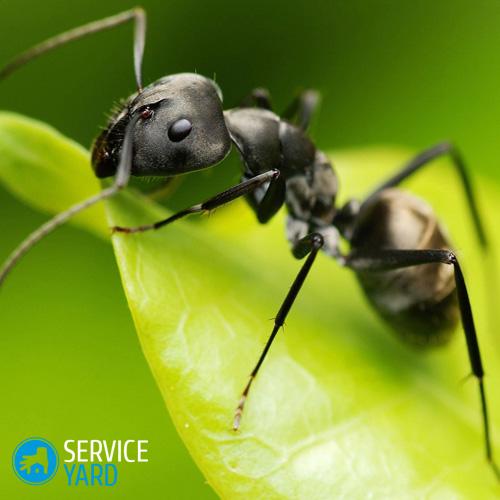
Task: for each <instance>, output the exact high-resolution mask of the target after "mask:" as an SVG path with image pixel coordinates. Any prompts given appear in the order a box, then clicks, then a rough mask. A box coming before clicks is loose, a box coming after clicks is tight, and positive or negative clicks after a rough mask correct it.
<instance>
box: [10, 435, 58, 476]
mask: <svg viewBox="0 0 500 500" xmlns="http://www.w3.org/2000/svg"><path fill="white" fill-rule="evenodd" d="M58 465H59V457H58V455H57V451H56V449H55V447H54V446H53V445H52V444H51V443H49V442H48V441H47V440H46V439H42V438H28V439H25V440H24V441H22V442H21V443H19V444H18V445H17V447H16V449H15V451H14V454H13V455H12V466H13V467H14V472H15V473H16V475H17V477H18V478H19V479H21V481H24V482H25V483H27V484H32V485H38V484H44V483H46V482H48V481H50V480H51V479H52V478H53V477H54V476H55V474H56V472H57V467H58Z"/></svg>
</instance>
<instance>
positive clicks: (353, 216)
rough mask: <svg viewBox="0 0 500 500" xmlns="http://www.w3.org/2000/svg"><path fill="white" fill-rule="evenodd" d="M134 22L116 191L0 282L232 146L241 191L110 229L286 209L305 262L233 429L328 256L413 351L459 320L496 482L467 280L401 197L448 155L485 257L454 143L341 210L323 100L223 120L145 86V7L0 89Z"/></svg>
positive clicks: (204, 82) (209, 109) (199, 103)
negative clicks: (130, 190)
mask: <svg viewBox="0 0 500 500" xmlns="http://www.w3.org/2000/svg"><path fill="white" fill-rule="evenodd" d="M128 21H133V22H134V24H135V36H134V69H135V80H136V84H137V92H136V93H135V94H133V95H132V96H131V97H129V99H128V100H127V101H126V102H125V103H124V104H123V106H122V108H121V109H120V111H119V112H118V113H116V114H115V115H114V116H113V117H112V118H111V120H110V121H109V123H108V126H107V128H106V129H105V130H104V131H103V132H102V133H101V134H100V135H99V137H98V138H97V140H96V141H95V143H94V146H93V152H92V165H93V168H94V171H95V174H96V176H97V177H99V178H103V177H111V176H114V182H113V184H112V185H111V186H110V187H108V188H106V189H104V190H103V191H101V192H100V193H99V194H96V195H95V196H93V197H92V198H89V199H87V200H85V201H83V202H81V203H78V204H77V205H74V206H73V207H71V208H69V209H68V210H67V211H65V212H62V213H60V214H59V215H57V216H55V217H54V218H53V219H51V220H49V221H48V222H46V223H45V224H44V225H42V226H41V227H40V228H39V229H37V230H36V231H35V232H33V233H32V234H31V235H30V236H28V238H26V240H25V241H24V242H23V243H22V244H21V245H20V246H19V247H18V248H17V249H16V250H15V251H14V252H13V253H12V254H11V255H10V257H9V258H8V259H7V261H6V262H5V264H4V265H3V267H2V269H1V270H0V283H2V282H3V281H4V280H5V278H6V276H7V274H8V273H9V272H10V271H11V269H12V267H13V266H14V265H15V264H16V262H17V261H18V260H19V259H20V258H21V257H22V255H24V254H25V253H26V252H27V251H28V250H29V249H30V248H31V247H32V246H33V245H35V244H36V243H37V242H38V241H39V240H40V239H42V238H43V237H44V236H46V235H47V234H49V233H50V232H51V231H53V230H54V229H56V228H57V227H58V226H60V225H61V224H63V223H64V222H65V221H67V220H68V219H69V218H70V217H72V216H73V215H75V214H76V213H78V212H80V211H82V210H84V209H85V208H87V207H89V206H91V205H93V204H94V203H97V202H99V201H101V200H104V199H106V198H110V197H111V196H114V195H115V194H116V193H118V192H119V191H120V190H121V189H123V188H125V187H126V186H127V183H128V181H129V178H130V176H131V175H135V176H164V177H172V176H177V175H180V174H184V173H187V172H193V171H195V170H200V169H204V168H207V167H210V166H214V165H216V164H218V163H219V162H221V161H222V160H223V159H224V158H225V157H226V156H227V154H228V153H229V151H230V149H231V145H234V146H235V147H236V149H237V150H238V151H239V153H240V155H241V159H242V164H243V177H242V181H241V183H240V184H238V185H236V186H234V187H232V188H230V189H228V190H226V191H223V192H222V193H219V194H217V195H216V196H214V197H212V198H210V199H208V200H207V201H205V202H203V203H199V204H196V205H193V206H192V207H189V208H187V209H185V210H182V211H180V212H178V213H176V214H174V215H172V216H171V217H169V218H168V219H165V220H162V221H158V222H155V223H153V224H147V225H144V226H139V227H132V228H125V227H115V228H113V231H114V232H121V233H138V232H143V231H148V230H151V229H159V228H160V227H163V226H166V225H167V224H170V223H171V222H173V221H175V220H177V219H180V218H181V217H184V216H186V215H189V214H193V213H199V212H207V211H210V210H212V209H215V208H216V207H219V206H221V205H223V204H225V203H228V202H230V201H232V200H234V199H236V198H238V197H240V196H245V197H246V199H247V201H248V202H249V204H250V206H251V207H252V209H253V210H254V211H255V214H256V216H257V219H258V220H259V222H260V223H263V224H264V223H266V222H267V221H269V220H270V219H271V218H272V217H273V216H274V215H275V214H276V213H277V212H278V210H279V209H280V208H281V207H282V205H286V207H287V210H288V219H287V237H288V240H289V241H290V244H291V247H292V253H293V256H294V257H295V258H297V259H303V258H306V260H305V262H304V264H303V265H302V267H301V269H300V271H299V272H298V274H297V276H296V278H295V280H294V281H293V283H292V286H291V287H290V290H289V292H288V294H287V296H286V297H285V299H284V301H283V303H282V305H281V307H280V309H279V311H278V314H277V315H276V318H275V321H274V328H273V330H272V333H271V336H270V337H269V340H268V341H267V344H266V345H265V347H264V350H263V352H262V354H261V356H260V358H259V360H258V362H257V364H256V366H255V367H254V369H253V370H252V372H251V374H250V379H249V381H248V383H247V385H246V387H245V388H244V390H243V393H242V397H241V400H240V402H239V404H238V406H237V409H236V412H235V416H234V422H233V428H234V430H237V429H238V428H239V426H240V420H241V417H242V414H243V408H244V405H245V401H246V399H247V397H248V394H249V391H250V387H251V384H252V381H253V380H254V379H255V377H256V376H257V373H258V371H259V369H260V367H261V366H262V363H263V361H264V359H265V357H266V355H267V354H268V352H269V349H270V347H271V344H272V342H273V340H274V338H275V336H276V334H277V333H278V331H279V329H280V327H281V326H282V325H283V323H284V321H285V318H286V317H287V315H288V313H289V311H290V308H291V307H292V305H293V303H294V301H295V299H296V297H297V295H298V293H299V291H300V289H301V287H302V285H303V283H304V280H305V279H306V277H307V275H308V273H309V271H310V269H311V267H312V266H313V264H314V261H315V259H316V256H317V254H318V252H319V251H320V250H322V251H323V252H325V253H326V254H327V255H329V256H331V257H333V258H334V259H335V260H336V261H337V262H338V263H339V264H340V265H342V266H345V267H348V268H350V269H352V270H353V271H354V272H355V273H356V276H357V277H358V279H359V282H360V284H361V286H362V288H363V290H364V292H365V294H366V296H367V298H368V300H369V301H370V302H371V304H372V305H373V306H374V307H375V309H376V310H377V311H378V313H379V314H380V315H381V316H382V318H383V319H384V320H385V321H386V322H387V323H389V325H390V326H392V327H393V328H394V329H395V330H396V332H398V333H399V334H400V335H401V338H402V339H404V340H405V341H407V342H409V343H411V344H414V345H418V346H433V345H438V344H443V343H445V342H446V341H447V340H448V339H449V337H450V334H451V333H452V332H453V330H454V327H455V326H456V324H457V322H458V319H459V316H460V317H461V321H462V326H463V330H464V333H465V339H466V343H467V349H468V353H469V359H470V364H471V369H472V374H473V375H474V376H475V377H476V379H477V382H478V387H479V395H480V403H481V411H482V417H483V428H484V440H485V450H486V458H487V460H488V462H489V464H490V465H491V467H492V468H493V470H494V472H495V474H496V475H497V477H498V478H499V479H500V470H499V468H498V466H497V465H496V463H495V462H494V460H493V452H492V447H491V438H490V426H489V420H488V411H487V404H486V395H485V389H484V382H483V377H484V371H483V365H482V362H481V355H480V351H479V344H478V340H477V335H476V329H475V326H474V320H473V315H472V309H471V305H470V301H469V297H468V294H467V289H466V285H465V280H464V277H463V274H462V270H461V268H460V265H459V262H458V259H457V257H456V255H455V254H454V253H453V251H451V250H450V249H449V248H450V245H449V243H448V241H447V239H446V237H445V235H444V233H443V230H442V229H441V227H440V225H439V224H438V221H437V219H436V216H435V215H434V213H433V211H432V209H431V208H430V207H429V206H428V205H427V204H425V203H424V202H423V201H422V200H420V199H418V198H415V197H413V196H411V195H409V194H405V193H404V192H402V191H400V190H398V189H397V186H398V185H399V184H400V183H401V182H402V181H404V180H405V179H407V178H408V177H409V176H410V175H412V174H413V173H415V172H417V171H418V170H419V169H420V168H421V167H423V166H425V165H427V164H428V163H429V162H431V161H432V160H433V159H434V158H436V157H438V156H442V155H445V154H447V155H449V156H450V157H451V159H452V161H453V164H454V166H455V168H456V170H457V172H458V173H459V175H460V178H461V181H462V184H463V186H464V189H465V194H466V197H467V202H468V206H469V209H470V212H471V214H472V218H473V222H474V225H475V230H476V233H477V236H478V239H479V241H480V243H481V245H482V247H483V248H486V246H487V241H486V236H485V233H484V230H483V227H482V224H481V220H480V217H479V212H478V209H477V205H476V202H475V199H474V195H473V190H472V187H471V182H470V180H469V178H468V175H467V171H466V168H465V164H464V162H463V160H462V158H461V156H460V154H459V152H458V151H457V149H456V148H455V147H454V146H453V145H452V144H449V143H441V144H438V145H436V146H434V147H432V148H429V149H427V150H426V151H424V152H422V153H421V154H419V155H418V156H416V157H415V158H414V159H412V160H411V161H410V162H409V163H408V164H407V165H405V166H404V167H403V168H402V169H401V170H400V171H399V172H398V173H397V174H396V175H394V176H393V177H391V178H390V179H388V180H387V181H385V182H384V183H383V184H381V185H380V186H379V187H377V188H376V189H375V190H374V191H373V192H372V193H371V194H370V195H369V196H368V197H367V198H366V199H365V200H363V201H361V202H357V201H355V200H351V201H349V202H347V203H346V204H345V205H344V206H342V207H340V208H337V207H336V206H335V197H336V194H337V178H336V175H335V172H334V170H333V168H332V165H331V164H330V162H329V160H328V158H327V157H326V155H325V154H324V153H322V152H321V151H319V150H317V149H316V147H315V145H314V144H313V143H312V142H311V139H310V138H309V137H308V135H307V134H306V131H307V128H308V125H309V122H310V119H311V117H312V115H313V113H314V110H315V107H316V105H317V102H318V95H317V94H316V93H315V92H313V91H306V92H304V93H302V94H301V95H300V96H299V97H298V98H296V99H295V101H294V102H293V103H292V104H291V106H290V107H289V108H288V109H287V111H286V112H285V113H284V114H283V116H282V117H280V116H278V115H276V114H275V113H273V111H272V110H271V104H270V98H269V94H268V92H267V91H265V90H263V89H256V90H254V91H253V92H252V94H251V95H250V96H249V98H248V100H247V102H246V104H245V105H242V106H241V107H238V108H235V109H231V110H229V111H223V109H222V94H221V91H220V89H219V87H218V86H217V84H216V83H215V82H214V81H212V80H210V79H208V78H205V77H203V76H200V75H197V74H191V73H183V74H176V75H171V76H166V77H164V78H161V79H160V80H158V81H156V82H154V83H152V84H151V85H149V86H147V87H144V88H143V86H142V80H141V65H142V57H143V52H144V41H145V34H146V16H145V13H144V11H143V10H142V9H140V8H135V9H133V10H129V11H126V12H123V13H120V14H117V15H115V16H111V17H108V18H105V19H102V20H99V21H96V22H92V23H90V24H87V25H84V26H82V27H79V28H76V29H73V30H70V31H68V32H65V33H63V34H61V35H59V36H56V37H54V38H51V39H49V40H47V41H45V42H43V43H41V44H39V45H37V46H35V47H33V48H32V49H30V50H28V51H27V52H25V53H23V54H21V55H20V56H19V57H18V58H16V59H14V60H13V61H12V62H11V63H10V64H8V65H7V66H6V67H5V68H4V69H2V70H1V71H0V79H2V78H5V77H7V76H8V75H10V74H11V73H12V72H13V71H15V70H16V69H18V68H19V67H20V66H22V65H23V64H25V63H27V62H28V61H31V60H33V59H34V58H36V57H38V56H40V55H41V54H43V53H45V52H48V51H50V50H52V49H55V48H57V47H59V46H61V45H63V44H66V43H68V42H71V41H73V40H76V39H78V38H81V37H84V36H87V35H90V34H92V33H96V32H98V31H101V30H105V29H109V28H113V27H115V26H118V25H120V24H123V23H126V22H128ZM341 238H344V239H345V240H346V241H347V242H348V243H349V245H350V252H349V253H348V254H346V255H344V254H343V253H342V252H341V250H340V247H339V244H340V240H341Z"/></svg>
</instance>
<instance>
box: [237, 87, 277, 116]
mask: <svg viewBox="0 0 500 500" xmlns="http://www.w3.org/2000/svg"><path fill="white" fill-rule="evenodd" d="M252 106H256V107H257V108H261V109H267V110H269V111H272V109H273V106H272V104H271V94H270V93H269V90H267V89H265V88H262V87H257V88H255V89H253V90H252V91H251V92H250V94H249V95H247V96H246V97H245V98H244V99H242V101H241V102H240V108H251V107H252Z"/></svg>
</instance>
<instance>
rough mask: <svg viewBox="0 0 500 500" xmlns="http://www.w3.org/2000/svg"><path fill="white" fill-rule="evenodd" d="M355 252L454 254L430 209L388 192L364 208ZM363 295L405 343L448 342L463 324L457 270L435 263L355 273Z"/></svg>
mask: <svg viewBox="0 0 500 500" xmlns="http://www.w3.org/2000/svg"><path fill="white" fill-rule="evenodd" d="M352 248H353V251H361V252H362V251H364V250H367V249H369V250H370V251H371V252H376V251H377V250H382V249H399V250H410V249H448V250H449V249H451V245H450V244H449V242H448V239H447V238H446V236H445V234H444V232H443V229H442V228H441V226H440V225H439V223H438V221H437V219H436V216H435V214H434V212H433V210H432V209H431V207H430V206H429V205H428V204H426V203H425V202H424V201H422V200H421V199H419V198H416V197H415V196H412V195H410V194H407V193H405V192H404V191H400V190H398V189H385V190H384V191H381V192H380V193H379V195H378V196H377V197H375V198H374V199H373V200H371V202H370V203H369V204H368V205H366V206H365V207H363V210H362V211H361V212H360V214H359V217H358V220H357V223H356V226H355V228H354V233H353V239H352ZM356 274H357V277H358V280H359V282H360V284H361V286H362V288H363V291H364V293H365V295H366V296H367V298H368V300H369V301H370V303H371V304H372V305H373V306H374V308H375V309H376V310H377V312H378V313H379V314H380V315H381V316H382V318H383V319H384V320H385V321H386V322H387V323H389V324H390V326H391V327H392V328H393V330H394V331H395V332H396V333H397V334H398V335H399V336H400V337H401V338H402V339H403V340H404V341H405V342H408V343H410V344H412V345H414V346H417V347H430V346H435V345H441V344H444V343H446V342H447V341H448V340H449V338H450V335H451V334H452V333H453V331H454V329H455V327H456V326H457V323H458V320H459V310H458V303H457V296H456V291H455V281H454V272H453V268H452V267H451V266H449V265H446V264H441V263H432V264H424V265H420V266H411V267H403V268H400V269H393V270H387V271H357V273H356Z"/></svg>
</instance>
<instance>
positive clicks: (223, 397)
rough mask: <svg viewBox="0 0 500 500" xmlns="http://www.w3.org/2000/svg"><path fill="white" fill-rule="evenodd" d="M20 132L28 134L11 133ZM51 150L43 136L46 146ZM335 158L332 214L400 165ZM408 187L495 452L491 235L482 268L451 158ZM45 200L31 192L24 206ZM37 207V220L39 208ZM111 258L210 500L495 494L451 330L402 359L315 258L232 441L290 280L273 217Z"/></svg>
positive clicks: (377, 153) (229, 223)
mask: <svg viewBox="0 0 500 500" xmlns="http://www.w3.org/2000/svg"><path fill="white" fill-rule="evenodd" d="M31 126H32V127H34V128H37V126H36V125H31ZM33 133H34V134H36V133H38V131H35V130H33ZM12 134H13V135H15V131H13V132H12ZM29 134H30V132H29V127H28V128H27V129H26V130H24V131H23V135H29ZM2 137H3V132H2V134H0V141H3V139H2ZM61 140H62V139H61V138H60V136H54V135H53V136H52V137H50V141H51V142H53V143H57V142H61ZM18 141H21V138H19V139H18ZM11 142H12V143H14V142H16V141H13V140H12V141H11ZM68 144H69V143H67V142H66V145H68ZM0 147H1V149H2V151H3V156H5V155H7V156H8V155H9V154H10V153H9V149H8V145H7V146H5V144H2V145H1V146H0ZM24 147H25V148H26V146H24ZM68 147H69V146H68ZM72 147H74V146H72ZM26 149H28V150H29V147H28V148H26ZM331 156H332V158H334V159H335V160H336V169H337V171H338V172H339V177H340V179H341V190H342V193H343V198H344V199H345V197H346V196H347V195H349V196H350V195H355V196H359V197H361V196H362V195H363V193H366V192H367V190H368V189H369V187H370V186H373V185H374V184H375V183H376V182H377V181H380V180H381V179H383V178H384V176H386V175H387V174H388V173H389V172H392V171H393V170H394V169H396V168H397V167H398V166H399V165H400V164H401V163H402V162H404V161H406V160H407V159H408V157H409V156H410V154H409V153H408V151H404V150H400V149H397V148H382V147H381V148H366V149H360V150H356V151H351V152H338V153H332V155H331ZM39 161H40V162H42V163H43V161H44V160H43V157H40V159H39ZM61 163H64V164H65V163H66V160H65V158H64V155H63V156H62V157H61ZM31 164H32V165H33V162H31ZM26 168H29V167H28V166H26ZM34 168H37V167H36V165H35V167H34ZM88 172H89V174H88V175H90V170H88ZM36 175H38V172H37V173H36ZM2 177H5V176H4V175H3V174H2ZM13 183H14V182H13ZM14 184H15V183H14ZM406 186H407V187H409V188H411V189H412V190H415V191H416V192H417V193H419V194H421V195H424V196H425V197H426V198H428V199H429V201H430V202H431V203H432V204H433V206H434V207H435V208H436V210H437V212H438V214H439V215H440V217H441V218H442V219H443V220H446V225H447V227H448V229H449V232H450V234H452V235H453V241H454V242H455V247H456V248H457V250H458V254H459V257H460V258H461V260H462V263H463V267H464V270H465V274H466V279H467V282H468V284H469V288H470V292H471V298H472V303H473V308H474V313H475V315H476V319H477V326H478V331H479V336H480V342H481V347H482V351H483V357H484V364H485V367H486V371H487V373H488V377H487V380H486V384H487V391H488V394H489V403H490V410H491V417H492V421H493V423H494V424H495V428H494V429H493V431H494V432H493V434H494V437H495V444H496V445H498V439H496V437H497V436H500V433H499V432H498V429H497V424H498V423H499V422H500V405H499V400H498V398H497V397H495V395H496V394H498V387H499V383H498V381H499V377H500V370H499V367H498V357H499V347H498V346H499V345H500V343H499V342H498V339H497V335H498V334H497V331H496V330H495V329H494V328H492V326H493V325H495V324H498V318H497V317H496V315H493V312H494V311H495V310H496V308H495V307H492V302H490V299H489V297H491V293H488V289H487V288H486V285H491V284H492V280H494V279H495V278H497V277H498V273H497V272H496V268H495V267H493V266H494V258H493V257H497V256H498V251H496V249H497V248H500V246H499V244H500V242H499V241H498V240H499V237H498V234H497V232H495V231H493V228H492V227H491V224H487V228H489V230H490V231H489V233H490V235H491V237H492V240H493V241H492V245H491V247H492V253H493V254H494V255H490V256H488V257H484V256H483V255H481V254H480V252H479V249H478V246H477V244H476V242H475V240H474V237H473V233H472V226H471V223H470V217H468V214H467V211H466V209H465V207H464V203H463V200H464V198H463V193H462V192H461V189H460V185H459V184H458V182H457V179H456V176H455V174H454V172H453V170H452V168H451V166H450V165H449V164H448V162H447V161H442V162H437V163H436V165H433V166H429V167H428V168H427V170H426V171H422V172H421V173H420V174H418V176H417V178H416V179H415V180H414V181H411V182H408V183H407V184H406ZM477 187H478V192H480V193H481V207H482V209H483V210H482V211H483V213H484V214H486V215H487V216H488V217H487V218H488V219H492V217H491V215H490V214H496V213H498V211H499V209H500V201H499V196H498V194H499V193H498V187H497V186H492V185H487V184H486V183H484V182H477ZM11 189H13V190H14V191H15V190H16V189H15V188H12V187H11ZM42 194H43V192H42V191H41V190H40V191H39V190H36V196H37V197H41V196H42ZM73 201H76V200H73ZM197 201H200V200H193V202H197ZM45 202H46V205H45V207H46V208H47V209H49V210H50V203H51V201H50V200H45ZM30 203H33V200H31V201H30ZM166 215H167V213H166V211H165V210H164V209H163V208H161V207H159V206H157V205H155V204H153V203H151V202H149V201H147V200H145V199H144V198H143V197H142V196H140V195H137V194H135V193H133V192H126V193H123V194H122V195H120V196H119V197H117V198H116V199H114V200H112V201H111V202H110V203H109V204H108V218H109V224H113V225H114V224H119V225H136V224H141V223H146V222H152V221H155V220H158V219H160V218H163V217H165V216H166ZM113 244H114V247H115V252H116V256H117V260H118V264H119V267H120V271H121V274H122V280H123V283H124V288H125V292H126V294H127V298H128V301H129V305H130V309H131V311H132V315H133V317H134V321H135V324H136V327H137V331H138V334H139V338H140V340H141V344H142V347H143V350H144V353H145V355H146V358H147V360H148V362H149V364H150V366H151V369H152V372H153V374H154V377H155V379H156V381H157V383H158V386H159V388H160V390H161V392H162V395H163V397H164V399H165V401H166V404H167V407H168V409H169V411H170V413H171V416H172V418H173V420H174V423H175V425H176V427H177V429H178V431H179V433H180V435H181V436H182V438H183V440H184V442H185V444H186V446H187V447H188V448H189V450H190V452H191V454H192V456H193V458H194V460H195V461H196V463H197V464H198V466H199V467H200V468H201V470H202V471H203V473H204V474H205V476H206V477H207V479H208V481H209V483H210V484H211V485H212V486H213V487H214V489H215V490H216V491H217V492H218V493H219V494H220V495H221V496H223V497H230V498H285V497H286V498H339V497H346V498H366V497H373V498H422V497H432V498H487V497H490V496H493V495H495V494H498V492H499V488H500V486H499V485H498V484H497V483H496V482H495V479H494V476H493V474H492V472H491V470H490V469H489V468H488V466H487V465H486V462H485V460H484V455H483V437H482V429H481V420H480V413H479V405H478V395H477V387H476V385H475V382H474V380H469V381H468V382H467V383H466V384H460V380H461V379H462V378H463V377H464V376H465V375H467V374H468V373H469V367H468V360H467V353H466V350H465V343H464V339H463V334H462V332H461V330H458V331H457V335H456V336H455V338H454V339H453V340H452V342H451V343H450V345H449V346H447V347H446V348H443V349H436V350H434V351H430V352H428V353H422V352H417V351H414V350H412V349H410V348H408V347H407V346H405V345H404V344H402V343H401V342H400V341H399V340H398V339H397V337H396V335H394V333H393V332H391V331H389V330H388V329H387V327H386V326H385V325H384V324H383V323H382V322H381V321H380V320H379V318H378V317H377V316H376V314H375V313H374V312H373V311H372V310H371V309H370V308H369V307H368V305H367V304H366V301H365V300H364V298H363V296H362V294H361V292H360V290H359V288H358V286H357V283H356V281H355V277H354V276H353V275H352V274H351V273H350V272H349V271H346V270H343V269H340V268H339V267H338V266H337V265H336V264H335V262H334V261H332V260H331V259H329V258H328V257H326V256H323V255H321V256H320V258H319V259H318V262H317V265H315V267H314V268H313V270H312V273H311V276H310V278H309V279H308V281H307V282H306V285H305V287H304V290H303V292H302V293H301V295H300V297H299V299H298V300H297V304H296V305H295V306H294V308H293V309H292V311H291V313H290V316H289V319H288V322H287V325H286V327H285V330H284V332H280V333H279V335H278V337H277V340H276V342H275V344H274V345H273V347H272V350H271V351H270V354H269V357H268V358H267V359H266V362H265V364H264V365H263V367H262V370H261V372H260V373H259V376H258V378H257V379H256V381H255V383H254V385H253V388H252V392H251V394H250V397H249V399H248V402H247V406H246V409H245V414H244V416H243V420H242V426H241V430H240V431H239V432H237V433H234V432H233V431H232V430H231V423H232V417H233V412H234V409H235V406H236V404H237V402H238V399H239V395H240V393H241V390H242V389H243V387H244V385H245V383H246V381H247V376H248V374H249V372H250V371H251V369H252V368H253V366H254V364H255V362H256V360H257V358H258V356H259V354H260V352H261V349H262V347H263V345H264V343H265V341H266V339H267V336H268V335H269V333H270V330H271V327H272V322H271V321H270V320H269V318H272V317H273V316H275V314H276V312H277V310H278V307H279V305H280V303H281V300H282V299H283V297H284V295H285V294H286V291H287V290H288V288H289V286H290V283H291V281H292V279H293V278H294V276H295V274H296V272H297V270H298V268H299V266H300V263H299V262H298V261H296V260H294V259H293V258H292V257H291V255H290V252H289V249H288V245H287V243H286V241H285V239H284V236H283V216H282V215H281V216H279V217H277V218H276V219H275V220H273V221H272V222H271V223H270V224H268V225H266V226H259V225H258V224H257V223H256V222H255V220H254V217H253V215H252V214H251V212H250V210H249V209H248V208H247V207H246V206H245V205H244V204H243V203H233V204H232V205H231V206H228V207H226V208H223V209H220V210H218V211H217V212H216V213H215V214H213V215H212V216H211V217H209V218H206V219H205V220H203V221H202V223H201V224H194V223H193V222H192V221H189V220H183V221H179V222H177V223H176V224H173V225H172V226H168V227H167V228H164V229H163V230H161V231H157V232H154V233H145V234H136V235H115V236H114V237H113ZM484 270H486V271H487V272H483V271H484ZM493 300H496V297H495V296H493ZM131 397H133V395H131ZM496 448H497V449H498V446H496Z"/></svg>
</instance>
